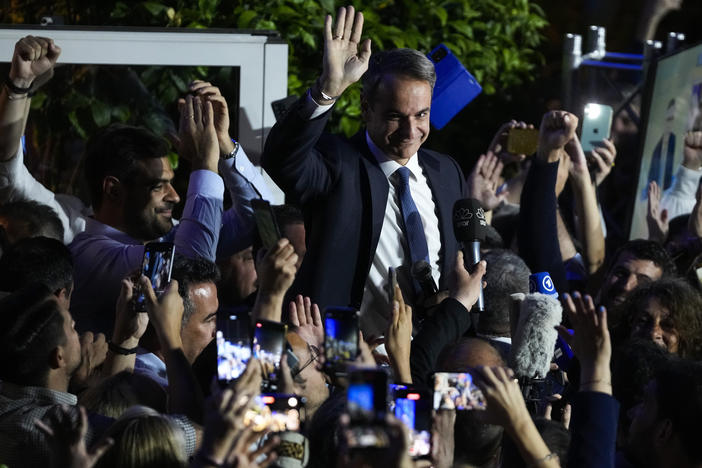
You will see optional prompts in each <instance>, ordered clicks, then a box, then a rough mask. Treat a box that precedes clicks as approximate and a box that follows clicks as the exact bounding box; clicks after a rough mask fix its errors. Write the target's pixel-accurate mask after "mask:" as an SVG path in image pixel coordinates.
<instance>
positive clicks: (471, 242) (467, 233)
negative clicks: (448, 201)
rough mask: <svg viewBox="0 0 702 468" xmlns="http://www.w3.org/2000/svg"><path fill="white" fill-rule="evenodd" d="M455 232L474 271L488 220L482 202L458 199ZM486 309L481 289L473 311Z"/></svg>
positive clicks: (466, 259)
mask: <svg viewBox="0 0 702 468" xmlns="http://www.w3.org/2000/svg"><path fill="white" fill-rule="evenodd" d="M453 232H454V234H456V239H457V240H458V241H459V242H460V243H461V244H462V245H463V259H464V262H465V266H466V270H468V271H470V272H473V270H474V268H475V265H477V263H478V262H479V261H480V243H481V242H483V241H484V240H485V235H486V232H487V221H486V220H485V212H484V211H483V207H482V206H480V202H479V201H478V200H476V199H474V198H463V199H461V200H457V201H456V203H455V204H454V205H453ZM484 310H485V299H484V298H483V290H482V288H481V289H480V296H479V297H478V302H477V303H476V304H475V305H474V306H473V309H472V311H473V312H483V311H484Z"/></svg>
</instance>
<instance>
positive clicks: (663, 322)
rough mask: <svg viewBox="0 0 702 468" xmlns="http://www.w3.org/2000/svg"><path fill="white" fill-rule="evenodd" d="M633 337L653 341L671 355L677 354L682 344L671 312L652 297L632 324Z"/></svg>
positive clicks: (638, 312)
mask: <svg viewBox="0 0 702 468" xmlns="http://www.w3.org/2000/svg"><path fill="white" fill-rule="evenodd" d="M631 337H632V338H640V339H643V340H651V341H653V342H654V343H656V344H657V345H658V346H660V347H661V348H665V349H666V350H667V351H668V352H669V353H677V352H678V346H679V344H680V335H679V334H678V330H677V329H676V328H675V325H674V323H673V320H672V319H671V318H670V310H668V308H667V307H663V305H661V303H660V301H659V300H658V298H656V297H650V298H649V299H648V302H647V303H646V306H645V307H644V308H643V309H642V310H639V311H637V313H636V315H635V316H634V318H633V320H632V323H631Z"/></svg>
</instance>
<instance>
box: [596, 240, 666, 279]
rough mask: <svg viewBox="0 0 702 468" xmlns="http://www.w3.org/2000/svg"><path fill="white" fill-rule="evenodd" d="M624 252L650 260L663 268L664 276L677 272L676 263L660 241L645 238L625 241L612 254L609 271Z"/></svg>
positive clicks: (640, 258)
mask: <svg viewBox="0 0 702 468" xmlns="http://www.w3.org/2000/svg"><path fill="white" fill-rule="evenodd" d="M624 253H629V254H631V255H632V256H633V257H634V258H636V259H638V260H650V261H652V262H653V263H654V264H655V265H656V266H658V267H659V268H660V269H661V270H663V276H664V277H665V276H672V275H675V274H676V273H677V269H676V268H675V263H674V262H673V260H672V259H671V258H670V255H668V252H666V251H665V249H664V248H663V246H662V245H661V244H659V243H658V242H655V241H651V240H645V239H634V240H630V241H628V242H625V243H624V245H622V246H621V247H619V249H617V251H616V252H615V253H614V255H613V256H612V260H611V261H610V262H609V267H608V268H607V272H608V273H609V270H611V269H612V267H613V266H614V265H616V264H617V261H618V260H619V257H621V256H622V254H624Z"/></svg>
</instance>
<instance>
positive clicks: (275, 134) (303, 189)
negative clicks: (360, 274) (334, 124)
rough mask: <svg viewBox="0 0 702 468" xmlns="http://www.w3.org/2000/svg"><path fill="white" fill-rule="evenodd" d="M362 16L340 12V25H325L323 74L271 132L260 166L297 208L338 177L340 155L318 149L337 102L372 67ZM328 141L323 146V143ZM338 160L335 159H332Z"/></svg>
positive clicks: (333, 149) (345, 10) (331, 147)
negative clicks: (321, 151) (331, 111)
mask: <svg viewBox="0 0 702 468" xmlns="http://www.w3.org/2000/svg"><path fill="white" fill-rule="evenodd" d="M362 32H363V14H362V13H360V12H358V13H357V12H356V11H355V10H354V8H353V7H352V6H349V7H341V8H339V11H338V15H337V20H336V24H332V18H331V16H329V15H328V16H327V17H326V20H325V23H324V59H323V63H322V75H321V76H320V77H319V78H318V79H317V80H316V81H315V83H314V85H312V87H311V88H310V92H309V95H308V96H303V97H302V98H301V99H300V100H299V101H298V102H297V103H296V104H295V105H294V106H293V107H292V109H291V110H290V112H288V114H287V115H286V117H285V118H284V119H283V120H282V122H279V123H276V125H274V126H273V128H272V129H271V132H270V134H269V135H268V139H267V140H266V146H265V149H264V151H263V158H262V160H261V163H262V165H263V167H264V168H265V169H266V171H267V172H268V173H269V174H270V175H271V177H272V178H273V180H274V181H275V182H276V183H277V184H278V185H279V186H280V187H281V189H283V191H284V192H285V193H286V194H287V195H288V196H290V197H291V199H292V200H293V201H294V202H296V203H299V204H305V203H307V202H309V201H311V200H312V199H314V198H315V197H317V196H320V195H323V194H324V193H326V192H327V191H328V190H329V188H330V187H331V186H332V185H333V184H334V182H335V181H336V180H337V178H338V177H340V174H339V172H340V167H339V166H340V164H341V161H340V159H341V158H340V156H338V155H336V156H335V154H336V150H337V147H336V146H335V145H334V144H333V143H332V144H328V143H327V145H326V146H325V150H327V149H328V151H325V152H326V154H325V156H326V157H327V159H326V160H323V158H322V154H321V153H320V152H319V151H318V149H316V147H317V146H318V143H320V138H321V137H322V132H323V131H324V127H325V125H326V122H327V119H328V118H329V112H328V110H329V109H331V106H332V104H334V102H336V99H337V98H338V97H339V96H340V95H341V94H342V93H343V92H344V91H345V90H346V89H347V88H348V87H349V86H350V85H352V84H353V83H355V82H357V81H358V80H359V79H360V78H361V76H362V75H363V73H365V71H366V70H367V69H368V61H369V59H370V55H371V52H370V40H369V39H366V40H365V41H363V43H361V34H362ZM324 143H325V142H322V144H324ZM334 158H336V159H334Z"/></svg>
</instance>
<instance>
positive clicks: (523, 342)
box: [510, 293, 563, 379]
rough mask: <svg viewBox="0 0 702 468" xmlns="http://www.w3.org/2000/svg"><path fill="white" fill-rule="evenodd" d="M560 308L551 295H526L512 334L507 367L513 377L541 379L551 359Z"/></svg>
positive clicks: (560, 312)
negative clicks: (511, 371) (508, 365)
mask: <svg viewBox="0 0 702 468" xmlns="http://www.w3.org/2000/svg"><path fill="white" fill-rule="evenodd" d="M562 315H563V308H562V307H561V303H560V302H559V301H558V299H556V298H555V297H553V296H550V295H546V294H541V293H532V294H527V295H526V297H525V298H524V301H523V302H522V304H521V311H520V314H519V322H518V324H517V330H516V333H515V334H514V336H512V350H511V353H510V367H512V369H513V370H514V373H515V374H517V377H527V378H530V379H534V378H537V379H543V378H544V377H546V374H547V373H548V371H549V369H550V365H551V359H552V358H553V349H554V347H555V345H556V338H557V337H558V332H556V330H555V328H554V327H555V326H556V325H558V324H560V323H561V317H562Z"/></svg>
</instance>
